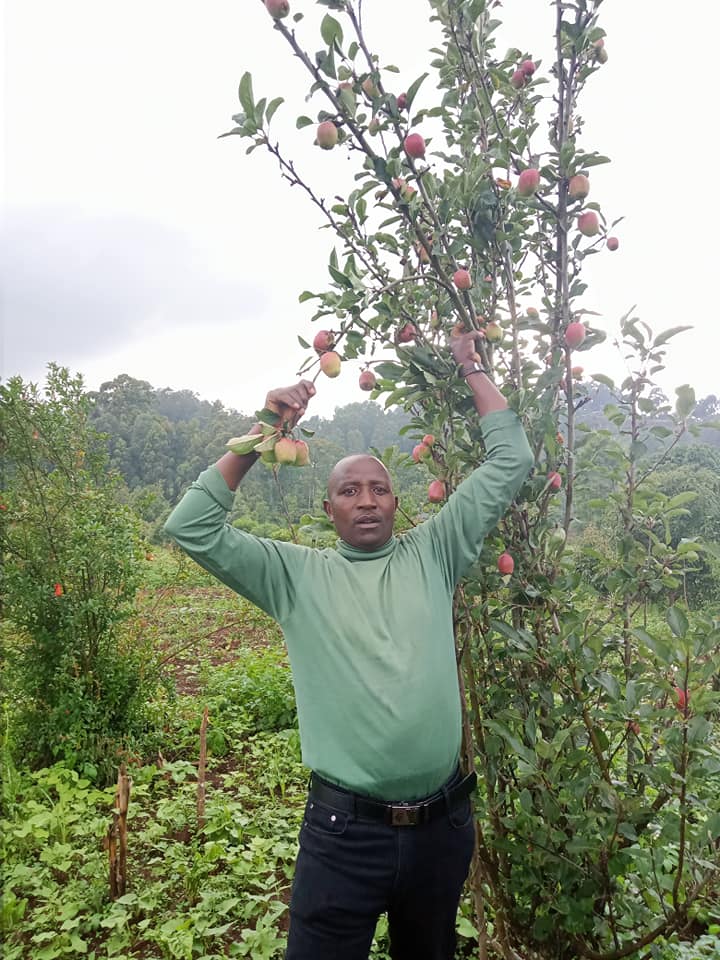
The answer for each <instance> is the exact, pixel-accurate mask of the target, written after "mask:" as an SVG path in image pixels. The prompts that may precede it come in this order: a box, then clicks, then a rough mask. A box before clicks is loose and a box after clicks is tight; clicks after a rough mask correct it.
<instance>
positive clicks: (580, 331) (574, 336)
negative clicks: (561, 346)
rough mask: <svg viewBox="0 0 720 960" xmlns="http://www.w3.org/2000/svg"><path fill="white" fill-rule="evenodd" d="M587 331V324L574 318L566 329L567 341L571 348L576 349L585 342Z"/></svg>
mask: <svg viewBox="0 0 720 960" xmlns="http://www.w3.org/2000/svg"><path fill="white" fill-rule="evenodd" d="M586 333H587V329H586V327H585V324H584V323H580V322H579V321H577V320H573V322H572V323H569V324H568V325H567V329H566V330H565V343H566V344H567V345H568V346H569V347H570V349H571V350H574V349H575V348H576V347H579V346H580V344H581V343H582V342H583V340H584V339H585V334H586Z"/></svg>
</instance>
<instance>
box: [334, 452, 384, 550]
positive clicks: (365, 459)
mask: <svg viewBox="0 0 720 960" xmlns="http://www.w3.org/2000/svg"><path fill="white" fill-rule="evenodd" d="M323 506H324V507H325V513H327V515H328V516H329V517H330V519H331V520H332V522H333V523H334V524H335V529H336V530H337V532H338V535H339V536H340V537H341V538H342V539H343V540H344V541H345V543H349V544H350V546H352V547H357V548H358V549H360V550H375V549H376V548H377V547H381V546H382V545H383V544H384V543H387V541H388V540H389V539H390V537H391V536H392V530H393V520H394V518H395V510H396V509H397V497H396V496H395V495H394V494H393V491H392V483H391V481H390V477H389V475H388V472H387V470H386V469H385V467H384V466H383V464H382V463H381V462H380V461H379V460H377V459H376V458H375V457H369V456H365V455H359V456H354V457H345V459H344V460H341V461H340V462H339V463H338V464H337V465H336V466H335V469H334V470H333V472H332V473H331V474H330V480H329V481H328V499H327V500H325V501H324V503H323Z"/></svg>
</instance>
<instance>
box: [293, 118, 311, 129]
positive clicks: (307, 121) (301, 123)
mask: <svg viewBox="0 0 720 960" xmlns="http://www.w3.org/2000/svg"><path fill="white" fill-rule="evenodd" d="M313 123H314V121H313V120H311V118H310V117H298V118H297V120H296V121H295V127H296V129H298V130H302V128H303V127H311V126H312V125H313Z"/></svg>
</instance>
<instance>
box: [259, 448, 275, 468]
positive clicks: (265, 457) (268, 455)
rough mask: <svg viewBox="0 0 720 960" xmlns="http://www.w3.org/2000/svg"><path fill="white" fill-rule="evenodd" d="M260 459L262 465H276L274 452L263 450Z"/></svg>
mask: <svg viewBox="0 0 720 960" xmlns="http://www.w3.org/2000/svg"><path fill="white" fill-rule="evenodd" d="M260 459H261V460H262V462H263V463H267V464H271V465H272V464H273V463H277V457H276V456H275V451H274V450H263V452H262V453H261V454H260Z"/></svg>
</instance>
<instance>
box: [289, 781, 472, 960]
mask: <svg viewBox="0 0 720 960" xmlns="http://www.w3.org/2000/svg"><path fill="white" fill-rule="evenodd" d="M474 842H475V827H474V818H473V815H472V807H471V802H470V798H469V797H468V798H467V799H466V800H464V801H462V803H461V805H460V807H458V808H457V809H455V810H454V811H452V812H451V811H444V812H443V813H442V814H441V815H440V816H438V817H437V818H435V819H433V820H431V821H430V822H429V823H425V824H422V825H419V826H414V827H410V826H390V825H387V824H384V823H378V822H375V821H370V820H362V819H359V818H357V817H355V816H354V815H353V814H351V813H347V812H345V811H344V810H343V809H340V808H339V807H332V806H329V805H327V804H324V803H318V802H317V801H313V800H308V803H307V806H306V808H305V819H304V822H303V825H302V828H301V830H300V852H299V854H298V859H297V865H296V869H295V880H294V882H293V889H292V899H291V901H290V932H289V937H288V948H287V953H286V960H367V956H368V953H369V951H370V946H371V943H372V938H373V934H374V932H375V925H376V923H377V920H378V917H379V916H380V915H381V914H382V913H385V912H387V915H388V926H389V932H390V954H391V956H392V957H393V960H452V957H453V956H454V953H455V918H456V915H457V908H458V902H459V900H460V894H461V892H462V887H463V883H464V882H465V878H466V877H467V873H468V869H469V866H470V858H471V857H472V851H473V846H474Z"/></svg>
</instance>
